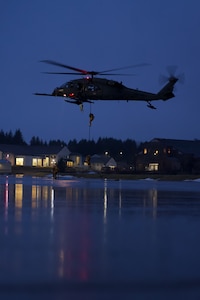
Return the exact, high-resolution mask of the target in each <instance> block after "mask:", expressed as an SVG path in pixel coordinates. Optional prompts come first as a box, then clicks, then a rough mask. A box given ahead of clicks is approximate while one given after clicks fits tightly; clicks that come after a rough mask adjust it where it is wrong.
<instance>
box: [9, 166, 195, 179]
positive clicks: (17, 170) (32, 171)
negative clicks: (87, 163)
mask: <svg viewBox="0 0 200 300" xmlns="http://www.w3.org/2000/svg"><path fill="white" fill-rule="evenodd" d="M11 174H12V175H15V174H23V175H29V176H36V177H45V176H48V175H50V174H52V175H53V172H52V168H45V169H44V168H30V167H29V168H24V167H14V168H12V173H11ZM62 176H74V177H76V178H88V179H105V178H107V179H112V180H142V179H147V178H149V179H154V180H160V181H183V180H197V179H200V174H155V173H142V174H118V173H93V172H92V173H91V172H65V173H58V175H57V177H58V178H59V177H62Z"/></svg>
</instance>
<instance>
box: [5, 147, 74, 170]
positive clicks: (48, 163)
mask: <svg viewBox="0 0 200 300" xmlns="http://www.w3.org/2000/svg"><path fill="white" fill-rule="evenodd" d="M69 154H70V151H69V150H68V148H67V147H66V146H63V147H62V146H57V145H53V146H26V145H5V144H0V159H5V160H7V161H9V162H10V164H11V166H28V167H52V166H53V165H55V164H56V163H58V161H59V160H60V159H61V158H66V157H68V156H69Z"/></svg>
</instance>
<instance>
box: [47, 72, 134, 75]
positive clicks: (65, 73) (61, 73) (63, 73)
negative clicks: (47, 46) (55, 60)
mask: <svg viewBox="0 0 200 300" xmlns="http://www.w3.org/2000/svg"><path fill="white" fill-rule="evenodd" d="M42 73H43V74H57V75H78V76H80V73H72V72H42ZM88 73H89V75H92V74H93V75H98V74H99V75H100V76H103V75H105V76H136V74H123V73H108V74H107V73H105V74H104V73H98V72H95V74H94V73H92V72H88ZM91 73H92V74H91Z"/></svg>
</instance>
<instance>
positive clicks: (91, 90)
mask: <svg viewBox="0 0 200 300" xmlns="http://www.w3.org/2000/svg"><path fill="white" fill-rule="evenodd" d="M41 62H43V63H47V64H51V65H54V66H58V67H62V68H65V69H68V70H72V71H74V72H45V73H47V74H65V75H66V74H67V75H79V76H80V75H83V77H82V78H79V79H74V80H71V81H68V82H65V83H64V84H62V85H61V86H60V87H56V88H55V89H54V90H53V92H52V93H49V94H48V93H34V94H35V95H37V96H51V97H63V98H64V100H65V101H66V102H68V103H71V104H76V105H79V106H80V109H81V110H83V104H84V103H94V101H99V100H106V101H109V100H112V101H113V100H121V101H127V102H128V101H146V103H147V107H149V108H151V109H156V107H155V106H154V105H152V103H151V101H157V100H163V101H166V100H168V99H171V98H173V97H175V95H174V93H173V90H174V86H175V84H176V82H177V81H178V80H179V77H178V76H174V75H173V74H172V73H171V74H170V76H169V77H168V78H166V79H167V83H166V84H165V85H164V86H163V88H162V89H161V90H160V91H158V93H151V92H146V91H142V90H139V89H132V88H129V87H126V86H125V85H123V84H122V82H118V81H115V80H110V79H107V78H101V77H100V76H102V75H104V76H108V75H109V76H111V75H112V76H115V75H133V74H119V73H112V72H116V71H118V70H122V69H127V68H133V67H140V66H145V65H148V64H138V65H133V66H128V67H122V68H115V69H111V70H105V71H87V70H83V69H79V68H76V67H71V66H68V65H65V64H62V63H59V62H56V61H52V60H42V61H41ZM97 76H98V77H97Z"/></svg>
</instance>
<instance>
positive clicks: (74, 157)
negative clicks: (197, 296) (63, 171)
mask: <svg viewBox="0 0 200 300" xmlns="http://www.w3.org/2000/svg"><path fill="white" fill-rule="evenodd" d="M82 166H83V157H82V155H81V154H80V153H75V152H72V153H70V154H69V156H68V159H67V167H74V168H80V167H82Z"/></svg>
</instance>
